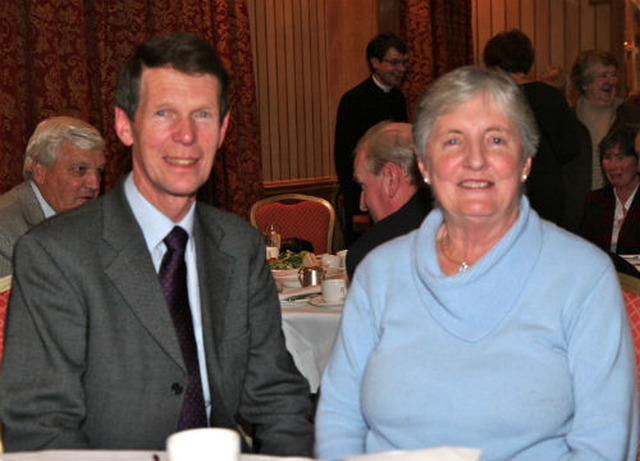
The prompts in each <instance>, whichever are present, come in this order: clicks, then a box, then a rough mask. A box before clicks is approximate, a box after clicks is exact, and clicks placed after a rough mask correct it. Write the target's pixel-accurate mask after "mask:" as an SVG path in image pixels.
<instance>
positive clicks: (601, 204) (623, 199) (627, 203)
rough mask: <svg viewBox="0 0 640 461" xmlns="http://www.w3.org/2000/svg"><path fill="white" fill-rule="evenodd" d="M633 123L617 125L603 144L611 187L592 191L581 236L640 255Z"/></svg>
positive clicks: (639, 180)
mask: <svg viewBox="0 0 640 461" xmlns="http://www.w3.org/2000/svg"><path fill="white" fill-rule="evenodd" d="M637 137H638V129H637V128H636V127H634V126H632V125H630V124H626V125H614V127H613V128H612V129H611V131H609V133H608V134H607V135H606V136H605V137H604V138H603V139H602V141H601V142H600V144H599V146H598V147H599V151H600V165H601V167H602V171H603V172H604V175H605V178H606V180H607V182H608V184H607V185H606V186H605V187H603V188H601V189H597V190H594V191H592V192H590V193H589V194H588V195H587V197H586V199H585V204H584V215H583V218H582V224H581V226H580V234H581V235H582V236H583V237H584V238H586V239H587V240H590V241H591V242H593V243H595V244H596V245H598V246H599V247H600V248H602V249H603V250H605V251H608V252H611V253H616V254H619V255H624V254H640V194H639V193H638V184H640V176H639V173H640V170H639V168H640V166H639V165H638V152H637V150H636V146H635V143H636V138H637Z"/></svg>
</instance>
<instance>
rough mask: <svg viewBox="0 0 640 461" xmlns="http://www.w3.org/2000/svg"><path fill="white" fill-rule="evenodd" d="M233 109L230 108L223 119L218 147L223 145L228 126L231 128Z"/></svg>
mask: <svg viewBox="0 0 640 461" xmlns="http://www.w3.org/2000/svg"><path fill="white" fill-rule="evenodd" d="M230 114H231V110H228V111H227V113H226V114H225V116H224V118H223V119H222V125H220V136H218V149H220V147H221V146H222V142H223V141H224V138H225V136H226V135H227V128H229V115H230Z"/></svg>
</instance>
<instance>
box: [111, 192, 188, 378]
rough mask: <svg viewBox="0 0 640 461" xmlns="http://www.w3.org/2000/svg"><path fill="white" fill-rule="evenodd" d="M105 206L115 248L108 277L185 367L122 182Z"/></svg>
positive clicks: (112, 246) (136, 312) (138, 316)
mask: <svg viewBox="0 0 640 461" xmlns="http://www.w3.org/2000/svg"><path fill="white" fill-rule="evenodd" d="M103 210H104V215H103V218H102V219H103V224H104V227H103V228H104V233H103V238H104V240H105V241H106V242H107V244H109V245H110V246H111V248H112V249H113V251H114V254H113V259H111V261H110V262H108V264H107V265H106V267H105V273H106V275H107V277H109V278H110V279H111V281H112V282H113V284H114V285H115V286H116V288H117V289H118V291H120V293H121V294H122V297H123V299H124V300H125V302H126V303H127V306H128V307H129V308H130V309H131V310H132V311H133V313H134V315H135V316H136V317H137V318H138V320H139V321H140V323H142V325H143V326H144V327H145V328H146V329H147V331H148V332H149V333H150V334H151V336H152V337H153V338H154V339H155V340H156V342H157V343H158V345H159V346H160V347H161V348H162V349H164V350H165V352H166V353H167V354H168V355H169V356H170V357H171V358H173V360H175V361H176V363H178V364H179V365H180V366H181V367H183V368H184V361H183V358H182V352H181V350H180V345H179V343H178V339H177V337H176V334H175V330H174V328H173V321H172V320H171V316H170V314H169V311H168V309H167V306H166V301H165V298H164V296H163V295H162V291H161V290H160V285H159V283H158V278H157V275H156V273H155V269H154V267H153V262H152V261H151V256H150V255H149V252H148V250H147V245H146V243H145V240H144V236H143V235H142V231H141V230H140V227H139V226H138V223H137V222H136V220H135V217H134V216H133V213H132V212H131V209H130V208H129V203H128V202H127V200H126V197H125V194H124V187H123V185H122V184H120V186H118V187H117V188H116V189H115V190H114V191H112V192H111V193H109V194H107V195H106V196H105V197H104V208H103Z"/></svg>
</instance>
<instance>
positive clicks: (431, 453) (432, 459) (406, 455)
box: [345, 447, 482, 461]
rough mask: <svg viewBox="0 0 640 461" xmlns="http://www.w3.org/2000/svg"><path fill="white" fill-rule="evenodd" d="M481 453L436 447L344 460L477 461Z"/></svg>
mask: <svg viewBox="0 0 640 461" xmlns="http://www.w3.org/2000/svg"><path fill="white" fill-rule="evenodd" d="M481 454H482V452H481V451H480V450H476V449H475V448H464V447H437V448H423V449H420V450H397V451H385V452H383V453H371V454H368V455H356V456H349V457H347V458H345V460H347V461H396V460H402V461H477V460H479V459H480V455H481Z"/></svg>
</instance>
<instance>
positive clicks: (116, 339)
mask: <svg viewBox="0 0 640 461" xmlns="http://www.w3.org/2000/svg"><path fill="white" fill-rule="evenodd" d="M193 232H194V239H195V243H196V249H197V264H198V271H199V284H200V294H201V305H202V321H203V331H204V343H205V352H206V357H207V367H208V373H209V382H210V390H211V398H212V413H211V423H212V425H213V426H222V427H236V419H237V418H241V419H242V420H243V421H246V422H249V423H250V424H251V425H252V427H253V429H254V431H255V432H254V434H253V435H254V450H256V451H259V452H262V453H269V454H280V455H307V456H308V455H311V453H312V448H313V447H312V445H313V425H312V421H311V419H312V405H311V402H310V398H309V387H308V384H307V382H306V380H305V379H304V378H303V377H302V376H301V375H300V373H299V372H298V370H297V369H296V368H295V365H294V363H293V361H292V359H291V356H290V355H289V353H288V352H287V351H286V349H285V344H284V337H283V334H282V330H281V318H280V308H279V304H278V299H277V293H276V289H275V285H274V283H273V279H272V277H271V274H270V271H269V268H268V266H267V264H266V260H265V257H264V246H263V243H262V238H261V236H260V234H259V233H258V232H257V231H256V230H255V229H254V228H253V227H251V226H250V225H249V224H248V223H246V222H245V221H243V220H241V219H240V218H238V217H236V216H233V215H231V214H228V213H225V212H223V211H220V210H216V209H215V208H213V207H209V206H207V205H202V204H197V205H196V216H195V220H194V231H193ZM15 262H16V266H15V272H14V279H13V288H12V292H11V298H10V301H9V308H8V316H7V324H6V325H7V326H6V336H5V348H4V359H3V363H2V371H1V373H0V420H1V421H2V423H3V425H4V428H3V430H4V442H5V449H7V450H10V451H14V450H34V449H42V448H47V447H48V448H62V447H92V448H110V449H120V448H121V449H125V448H129V449H163V448H164V446H165V439H166V437H167V436H168V435H169V434H171V433H172V432H175V430H176V427H177V422H178V417H179V414H180V409H181V407H182V399H183V390H184V388H185V387H186V379H187V372H186V368H185V365H184V362H183V358H182V353H181V351H180V346H179V344H178V340H177V338H176V335H175V332H174V329H173V324H172V321H171V317H170V314H169V312H168V309H167V307H166V303H165V300H164V297H163V295H162V292H161V290H160V285H159V282H158V279H157V276H156V273H155V270H154V267H153V264H152V261H151V257H150V255H149V253H148V251H147V247H146V245H145V241H144V237H143V235H142V232H141V230H140V228H139V226H138V224H137V222H136V221H135V218H134V217H133V214H132V212H131V210H130V208H129V205H128V202H127V200H126V198H125V195H124V189H123V187H122V185H121V186H119V187H118V188H116V189H115V190H114V191H111V192H110V193H109V194H107V195H106V196H104V197H103V198H102V199H98V200H96V201H94V202H91V203H88V204H86V205H84V206H82V207H80V208H78V209H75V210H71V211H70V212H67V213H63V214H61V215H58V216H56V217H54V218H52V219H50V220H48V221H46V222H45V223H43V224H42V225H41V226H38V227H36V228H34V229H33V230H32V231H31V232H29V233H28V234H27V235H25V236H24V237H23V238H22V239H20V242H19V243H18V245H17V246H16V258H15Z"/></svg>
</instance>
